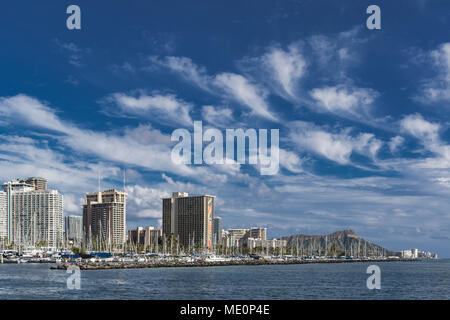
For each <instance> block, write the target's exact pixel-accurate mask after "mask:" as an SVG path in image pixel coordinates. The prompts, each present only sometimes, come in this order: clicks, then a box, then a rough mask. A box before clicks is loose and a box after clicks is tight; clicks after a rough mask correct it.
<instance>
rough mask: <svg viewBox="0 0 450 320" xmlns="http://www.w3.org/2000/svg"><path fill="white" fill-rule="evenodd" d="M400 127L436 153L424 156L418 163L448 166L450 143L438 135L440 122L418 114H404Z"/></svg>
mask: <svg viewBox="0 0 450 320" xmlns="http://www.w3.org/2000/svg"><path fill="white" fill-rule="evenodd" d="M400 127H401V129H402V130H404V131H405V132H407V133H409V134H410V135H412V136H414V137H415V138H417V139H419V141H420V142H421V143H422V145H423V146H424V148H425V149H426V150H429V151H431V152H433V153H434V154H436V155H437V157H435V158H426V159H424V160H423V161H421V162H420V163H419V165H420V166H422V167H425V168H449V167H450V145H448V144H446V143H445V142H443V141H442V140H441V138H440V136H439V130H440V128H441V126H440V124H438V123H433V122H429V121H427V120H425V119H423V117H422V116H421V115H420V114H413V115H408V116H405V117H404V118H403V119H402V120H401V121H400Z"/></svg>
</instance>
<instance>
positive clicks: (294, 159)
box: [280, 149, 303, 173]
mask: <svg viewBox="0 0 450 320" xmlns="http://www.w3.org/2000/svg"><path fill="white" fill-rule="evenodd" d="M280 165H281V166H282V167H284V168H286V169H287V170H289V171H290V172H293V173H300V172H303V169H302V159H301V158H300V157H299V156H298V155H297V154H295V153H294V152H292V151H288V150H285V149H280Z"/></svg>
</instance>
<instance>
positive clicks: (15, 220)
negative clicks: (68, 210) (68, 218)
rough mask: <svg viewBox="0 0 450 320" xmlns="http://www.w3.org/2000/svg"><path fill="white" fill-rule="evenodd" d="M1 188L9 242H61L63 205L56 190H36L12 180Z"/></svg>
mask: <svg viewBox="0 0 450 320" xmlns="http://www.w3.org/2000/svg"><path fill="white" fill-rule="evenodd" d="M3 190H4V193H6V199H7V206H6V211H7V214H6V215H7V222H6V225H7V228H6V229H7V232H6V233H7V237H8V242H10V243H11V242H14V243H15V244H16V245H19V246H25V247H34V246H46V247H52V248H56V247H57V246H58V245H59V244H62V242H63V235H64V232H63V231H64V230H63V211H64V204H63V196H62V195H61V194H60V193H59V192H58V191H57V190H36V188H35V186H33V185H30V184H26V183H23V182H20V183H19V182H15V181H11V182H7V183H5V184H4V185H3ZM0 197H1V196H0Z"/></svg>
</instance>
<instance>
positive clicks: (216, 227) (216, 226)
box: [213, 217, 222, 245]
mask: <svg viewBox="0 0 450 320" xmlns="http://www.w3.org/2000/svg"><path fill="white" fill-rule="evenodd" d="M213 240H214V244H216V245H217V244H220V243H221V241H222V218H221V217H214V223H213Z"/></svg>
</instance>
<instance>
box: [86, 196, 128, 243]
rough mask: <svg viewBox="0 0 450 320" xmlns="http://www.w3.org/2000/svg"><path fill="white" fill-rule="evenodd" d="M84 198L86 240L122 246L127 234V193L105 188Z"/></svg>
mask: <svg viewBox="0 0 450 320" xmlns="http://www.w3.org/2000/svg"><path fill="white" fill-rule="evenodd" d="M85 200H86V204H85V205H84V206H83V229H84V235H85V239H86V241H87V242H88V243H92V241H97V242H102V243H104V244H108V245H111V246H113V247H118V246H122V245H123V244H124V243H125V241H126V236H127V234H126V214H127V194H126V193H125V192H120V191H117V190H107V191H103V192H94V193H89V194H86V196H85Z"/></svg>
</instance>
